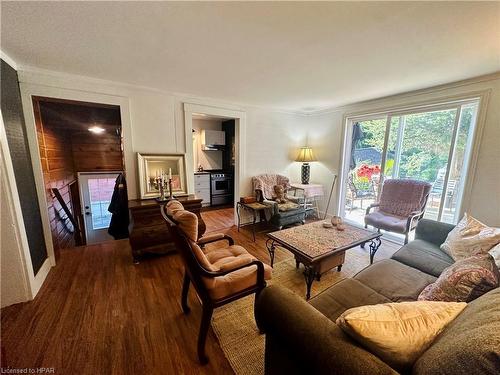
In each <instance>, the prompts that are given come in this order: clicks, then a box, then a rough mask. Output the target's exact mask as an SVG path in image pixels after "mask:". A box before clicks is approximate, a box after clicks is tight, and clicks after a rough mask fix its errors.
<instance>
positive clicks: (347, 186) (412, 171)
mask: <svg viewBox="0 0 500 375" xmlns="http://www.w3.org/2000/svg"><path fill="white" fill-rule="evenodd" d="M477 108H478V100H475V101H467V102H461V103H454V104H450V105H440V106H439V107H437V106H436V107H427V108H423V109H422V108H421V109H419V110H413V111H406V112H392V113H391V112H388V113H385V114H383V115H377V116H373V117H363V118H353V119H351V120H350V121H349V127H348V130H349V134H350V135H351V136H350V138H349V142H347V144H346V145H347V146H348V147H346V152H345V155H344V156H345V157H344V160H345V162H344V166H343V168H344V169H343V171H344V172H343V173H344V174H343V177H344V178H343V182H344V183H343V186H342V194H341V197H342V206H341V208H342V209H341V214H342V215H343V216H344V217H345V218H346V219H347V220H349V221H353V222H355V223H357V224H360V225H363V224H364V221H363V218H364V214H365V209H366V207H367V206H368V205H369V204H371V203H374V202H376V201H377V198H378V194H379V192H380V188H381V186H382V184H383V181H384V179H390V178H402V179H416V180H422V181H427V182H429V183H431V184H432V190H431V194H430V197H429V201H428V204H427V208H426V212H425V217H427V218H430V219H433V220H439V221H444V222H449V223H455V222H457V220H458V214H459V212H458V210H459V205H460V202H461V199H462V194H463V187H464V183H465V174H464V172H465V171H466V170H467V163H468V159H469V152H470V148H471V143H472V133H473V129H474V124H475V120H476V114H477Z"/></svg>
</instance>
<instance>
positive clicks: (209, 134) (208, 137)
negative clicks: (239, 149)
mask: <svg viewBox="0 0 500 375" xmlns="http://www.w3.org/2000/svg"><path fill="white" fill-rule="evenodd" d="M225 145H226V133H225V132H223V131H221V130H208V129H203V130H202V131H201V149H202V150H203V151H219V150H222V149H224V147H225Z"/></svg>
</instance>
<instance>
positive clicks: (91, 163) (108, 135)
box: [71, 129, 123, 172]
mask: <svg viewBox="0 0 500 375" xmlns="http://www.w3.org/2000/svg"><path fill="white" fill-rule="evenodd" d="M114 130H115V129H106V132H105V133H102V134H93V133H91V132H89V131H76V132H72V134H71V147H72V150H73V160H74V164H75V170H76V171H77V172H96V171H121V170H123V159H122V149H121V139H120V137H119V135H117V134H116V133H115V132H114Z"/></svg>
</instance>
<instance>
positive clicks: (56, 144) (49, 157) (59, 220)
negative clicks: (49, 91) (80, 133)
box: [35, 103, 76, 254]
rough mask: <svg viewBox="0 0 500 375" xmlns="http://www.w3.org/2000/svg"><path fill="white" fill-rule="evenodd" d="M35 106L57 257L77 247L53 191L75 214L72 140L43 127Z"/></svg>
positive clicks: (69, 224)
mask: <svg viewBox="0 0 500 375" xmlns="http://www.w3.org/2000/svg"><path fill="white" fill-rule="evenodd" d="M36 106H37V103H35V114H36V115H37V116H36V117H37V119H38V121H36V126H37V136H38V144H39V149H40V158H41V162H42V170H43V177H44V182H45V191H46V198H47V206H48V210H49V220H50V230H51V232H52V241H53V243H54V249H55V250H56V254H58V250H59V249H64V248H68V247H73V246H75V241H74V236H73V231H74V228H73V225H72V224H71V222H70V221H69V219H68V218H67V216H66V213H65V212H64V210H63V209H62V206H61V205H60V203H59V202H58V201H57V199H56V197H55V196H54V195H53V194H52V191H51V189H52V188H58V189H59V191H60V193H61V195H62V197H63V199H64V202H65V203H66V205H67V206H68V208H69V209H70V210H72V202H71V195H70V191H69V185H70V184H71V183H72V182H75V180H76V173H75V169H74V166H73V156H72V153H71V136H70V133H69V131H65V130H62V129H51V128H50V127H47V126H43V117H42V116H40V112H39V110H38V109H37V108H36Z"/></svg>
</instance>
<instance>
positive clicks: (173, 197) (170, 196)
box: [168, 178, 176, 200]
mask: <svg viewBox="0 0 500 375" xmlns="http://www.w3.org/2000/svg"><path fill="white" fill-rule="evenodd" d="M168 194H169V197H168V200H173V199H176V198H175V196H174V195H173V194H172V179H171V178H169V179H168Z"/></svg>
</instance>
